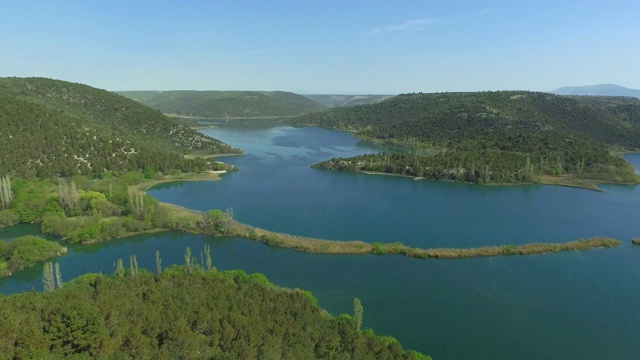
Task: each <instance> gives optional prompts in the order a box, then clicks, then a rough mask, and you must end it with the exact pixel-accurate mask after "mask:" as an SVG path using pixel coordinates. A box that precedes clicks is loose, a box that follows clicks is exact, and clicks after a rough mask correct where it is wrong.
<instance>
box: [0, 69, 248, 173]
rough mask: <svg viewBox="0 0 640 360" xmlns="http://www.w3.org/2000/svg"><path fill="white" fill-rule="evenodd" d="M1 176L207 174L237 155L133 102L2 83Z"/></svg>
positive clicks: (67, 88)
mask: <svg viewBox="0 0 640 360" xmlns="http://www.w3.org/2000/svg"><path fill="white" fill-rule="evenodd" d="M0 138H2V139H3V141H2V142H0V174H10V175H11V177H12V178H13V177H15V176H20V177H35V176H37V177H39V178H49V177H57V176H62V177H70V176H74V175H77V174H83V175H91V176H94V177H96V176H99V175H101V174H102V173H104V172H105V171H130V170H136V169H139V170H142V169H145V168H146V169H150V170H154V171H156V172H157V171H159V172H162V173H165V174H166V173H171V172H172V171H177V170H179V171H189V172H190V171H204V170H208V169H210V168H211V167H212V166H213V164H214V163H215V162H214V161H213V160H211V159H203V158H197V159H185V157H184V154H191V153H193V154H207V155H210V154H216V153H234V152H235V153H237V152H238V151H237V150H235V149H232V148H231V147H230V146H228V145H226V144H224V143H222V142H220V141H218V140H215V139H212V138H210V137H208V136H205V135H202V134H200V133H198V132H196V131H194V130H191V129H189V128H188V127H186V126H184V125H181V124H179V123H177V122H176V121H174V120H172V119H170V118H167V117H166V116H164V115H162V114H161V113H158V112H157V111H154V110H152V109H149V108H147V107H145V106H143V105H141V104H139V103H137V102H135V101H132V100H130V99H127V98H124V97H122V96H119V95H116V94H113V93H110V92H107V91H104V90H99V89H95V88H92V87H89V86H85V85H80V84H73V83H69V82H64V81H56V80H50V79H43V78H25V79H23V78H0Z"/></svg>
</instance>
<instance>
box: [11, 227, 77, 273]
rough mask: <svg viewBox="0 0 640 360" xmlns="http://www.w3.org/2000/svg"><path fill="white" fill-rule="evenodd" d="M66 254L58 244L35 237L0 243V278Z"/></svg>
mask: <svg viewBox="0 0 640 360" xmlns="http://www.w3.org/2000/svg"><path fill="white" fill-rule="evenodd" d="M65 252H66V249H64V248H63V247H62V246H60V244H58V243H57V242H55V241H49V240H45V239H42V238H39V237H37V236H32V235H27V236H21V237H18V238H15V239H12V240H9V241H0V276H7V275H9V274H10V273H11V272H13V271H19V270H22V269H24V268H28V267H31V266H33V265H35V264H36V263H39V262H43V261H45V260H47V259H50V258H53V257H56V256H59V255H61V254H63V253H65Z"/></svg>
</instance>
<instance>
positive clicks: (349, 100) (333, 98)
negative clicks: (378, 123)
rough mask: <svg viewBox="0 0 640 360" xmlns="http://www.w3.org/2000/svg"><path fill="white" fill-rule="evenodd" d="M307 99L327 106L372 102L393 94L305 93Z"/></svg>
mask: <svg viewBox="0 0 640 360" xmlns="http://www.w3.org/2000/svg"><path fill="white" fill-rule="evenodd" d="M305 96H306V97H308V98H309V99H311V100H313V101H316V102H319V103H320V104H322V105H325V106H327V107H339V106H355V105H366V104H374V103H377V102H380V101H382V100H386V99H388V98H390V97H393V96H394V95H331V94H310V95H305Z"/></svg>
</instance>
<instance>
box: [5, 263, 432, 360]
mask: <svg viewBox="0 0 640 360" xmlns="http://www.w3.org/2000/svg"><path fill="white" fill-rule="evenodd" d="M136 263H137V260H135V262H133V264H134V265H132V266H131V267H130V269H124V268H122V267H121V265H122V262H121V260H120V261H119V262H118V264H119V267H118V268H117V270H116V275H114V276H103V275H98V274H87V275H84V276H81V277H80V278H78V279H75V280H73V281H71V282H69V283H67V284H64V286H63V287H62V288H59V289H57V290H55V291H52V292H46V293H36V292H29V293H23V294H17V295H11V296H7V297H5V296H2V295H0V316H1V318H2V321H0V334H2V337H0V359H45V358H46V359H54V358H55V359H58V358H73V359H90V358H93V359H381V360H382V359H389V360H392V359H393V360H402V359H406V360H411V359H413V360H428V359H431V358H430V357H428V356H425V355H422V354H420V353H417V352H414V351H405V350H403V349H402V346H401V345H400V343H398V341H397V340H395V339H393V338H390V337H379V336H375V335H374V334H373V332H372V331H371V330H366V331H361V330H360V324H361V322H362V319H363V316H362V315H364V316H365V317H366V312H364V310H363V307H362V306H360V308H359V309H360V310H359V311H358V310H357V309H356V306H355V305H354V309H356V312H354V317H351V316H348V315H342V316H339V317H337V318H334V317H332V316H330V315H328V314H327V313H325V312H323V311H322V310H320V309H319V308H318V306H317V305H316V302H317V300H315V299H314V298H313V296H312V295H311V294H310V293H308V292H306V291H300V290H288V289H281V288H276V287H275V286H274V285H272V284H270V283H269V282H268V281H267V279H266V278H265V277H264V275H261V274H252V275H247V274H245V273H244V272H242V271H228V272H216V271H215V270H213V269H211V270H206V271H202V270H201V269H194V270H193V272H192V273H185V272H186V271H185V270H184V269H180V268H175V267H172V268H168V269H166V270H164V271H163V272H162V273H161V274H158V275H155V276H154V275H151V274H150V273H148V272H145V271H139V270H137V266H135V264H136ZM158 267H159V268H160V265H158ZM55 285H57V284H52V286H50V288H53V287H55ZM354 303H355V301H354ZM364 305H365V308H364V309H366V304H364Z"/></svg>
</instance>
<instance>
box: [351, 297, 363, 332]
mask: <svg viewBox="0 0 640 360" xmlns="http://www.w3.org/2000/svg"><path fill="white" fill-rule="evenodd" d="M363 317H364V308H363V307H362V303H361V302H360V299H358V298H354V299H353V328H354V329H355V330H356V331H360V328H361V327H362V320H363Z"/></svg>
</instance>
